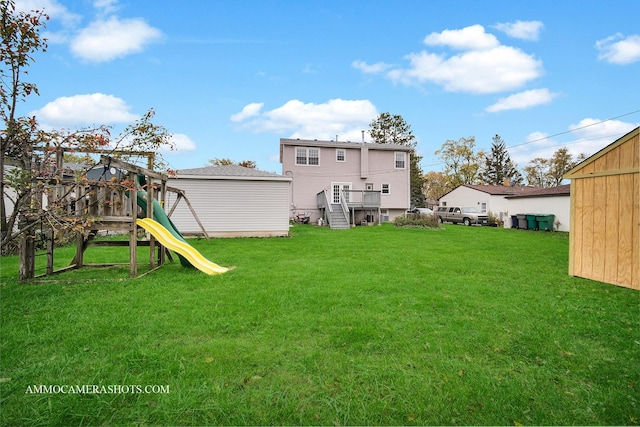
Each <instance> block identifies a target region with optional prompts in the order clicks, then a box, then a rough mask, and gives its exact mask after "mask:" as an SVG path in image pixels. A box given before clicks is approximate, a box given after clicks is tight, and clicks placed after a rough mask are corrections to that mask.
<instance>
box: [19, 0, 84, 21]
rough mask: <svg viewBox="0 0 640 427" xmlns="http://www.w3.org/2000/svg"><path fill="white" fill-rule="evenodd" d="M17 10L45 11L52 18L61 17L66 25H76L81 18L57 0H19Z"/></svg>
mask: <svg viewBox="0 0 640 427" xmlns="http://www.w3.org/2000/svg"><path fill="white" fill-rule="evenodd" d="M16 10H17V11H18V12H31V11H33V10H40V11H44V13H46V14H47V15H48V16H49V18H50V19H59V20H61V21H62V22H63V24H64V25H75V24H77V23H78V22H80V19H81V17H80V15H77V14H75V13H72V12H69V10H68V9H67V8H66V7H65V6H64V5H62V4H60V3H59V2H57V1H56V0H18V1H17V2H16Z"/></svg>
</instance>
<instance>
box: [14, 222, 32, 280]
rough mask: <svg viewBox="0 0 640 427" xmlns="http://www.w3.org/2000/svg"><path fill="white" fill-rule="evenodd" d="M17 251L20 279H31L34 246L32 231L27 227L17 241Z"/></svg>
mask: <svg viewBox="0 0 640 427" xmlns="http://www.w3.org/2000/svg"><path fill="white" fill-rule="evenodd" d="M18 251H19V252H20V268H19V277H20V280H29V279H33V276H34V275H35V269H36V260H35V257H36V246H35V238H34V235H33V231H32V230H31V229H28V230H26V231H25V232H24V234H23V235H22V237H21V238H20V240H19V242H18Z"/></svg>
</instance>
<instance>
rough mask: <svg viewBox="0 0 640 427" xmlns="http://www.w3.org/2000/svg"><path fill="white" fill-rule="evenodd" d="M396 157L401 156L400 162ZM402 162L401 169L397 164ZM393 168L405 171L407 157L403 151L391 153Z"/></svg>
mask: <svg viewBox="0 0 640 427" xmlns="http://www.w3.org/2000/svg"><path fill="white" fill-rule="evenodd" d="M398 155H400V156H402V160H400V159H399V158H398ZM399 161H402V167H398V162H399ZM393 168H394V169H406V168H407V155H406V153H405V152H404V151H395V152H394V153H393Z"/></svg>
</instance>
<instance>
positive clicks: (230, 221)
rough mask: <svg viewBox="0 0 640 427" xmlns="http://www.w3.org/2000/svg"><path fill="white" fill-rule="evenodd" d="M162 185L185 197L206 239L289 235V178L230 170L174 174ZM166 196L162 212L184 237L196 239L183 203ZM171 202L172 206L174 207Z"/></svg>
mask: <svg viewBox="0 0 640 427" xmlns="http://www.w3.org/2000/svg"><path fill="white" fill-rule="evenodd" d="M167 185H169V186H170V187H174V188H177V189H180V190H183V191H184V192H185V195H186V198H187V199H188V201H189V204H190V205H191V206H192V207H193V210H194V211H195V213H196V215H197V217H198V219H199V220H200V222H201V223H202V225H203V227H204V228H205V230H206V231H207V234H208V235H209V236H211V237H270V236H286V235H288V234H289V214H290V210H289V204H290V201H289V195H290V188H289V187H290V185H291V178H289V177H285V176H282V175H278V174H275V173H271V172H264V171H260V170H257V169H251V168H245V167H242V166H236V165H226V166H208V167H203V168H195V169H182V170H179V171H177V175H176V177H173V178H170V179H169V181H168V183H167ZM177 199H178V195H177V193H174V192H171V191H169V192H168V193H167V205H166V206H167V209H166V210H167V211H168V212H170V211H171V209H174V208H175V209H174V210H173V212H171V215H170V217H171V220H172V221H173V223H174V224H175V225H176V228H177V229H178V230H180V232H181V233H183V234H185V235H190V234H201V233H202V229H201V227H200V225H199V224H198V222H197V220H196V218H195V217H194V215H193V213H192V212H191V210H190V209H189V205H188V204H187V203H186V201H185V200H177ZM176 202H177V204H176Z"/></svg>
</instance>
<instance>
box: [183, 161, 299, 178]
mask: <svg viewBox="0 0 640 427" xmlns="http://www.w3.org/2000/svg"><path fill="white" fill-rule="evenodd" d="M176 178H178V179H180V178H191V179H246V180H262V181H264V180H267V181H291V178H289V177H286V176H282V175H278V174H277V173H273V172H266V171H262V170H259V169H254V168H246V167H244V166H238V165H223V166H205V167H202V168H192V169H180V170H178V171H176Z"/></svg>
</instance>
